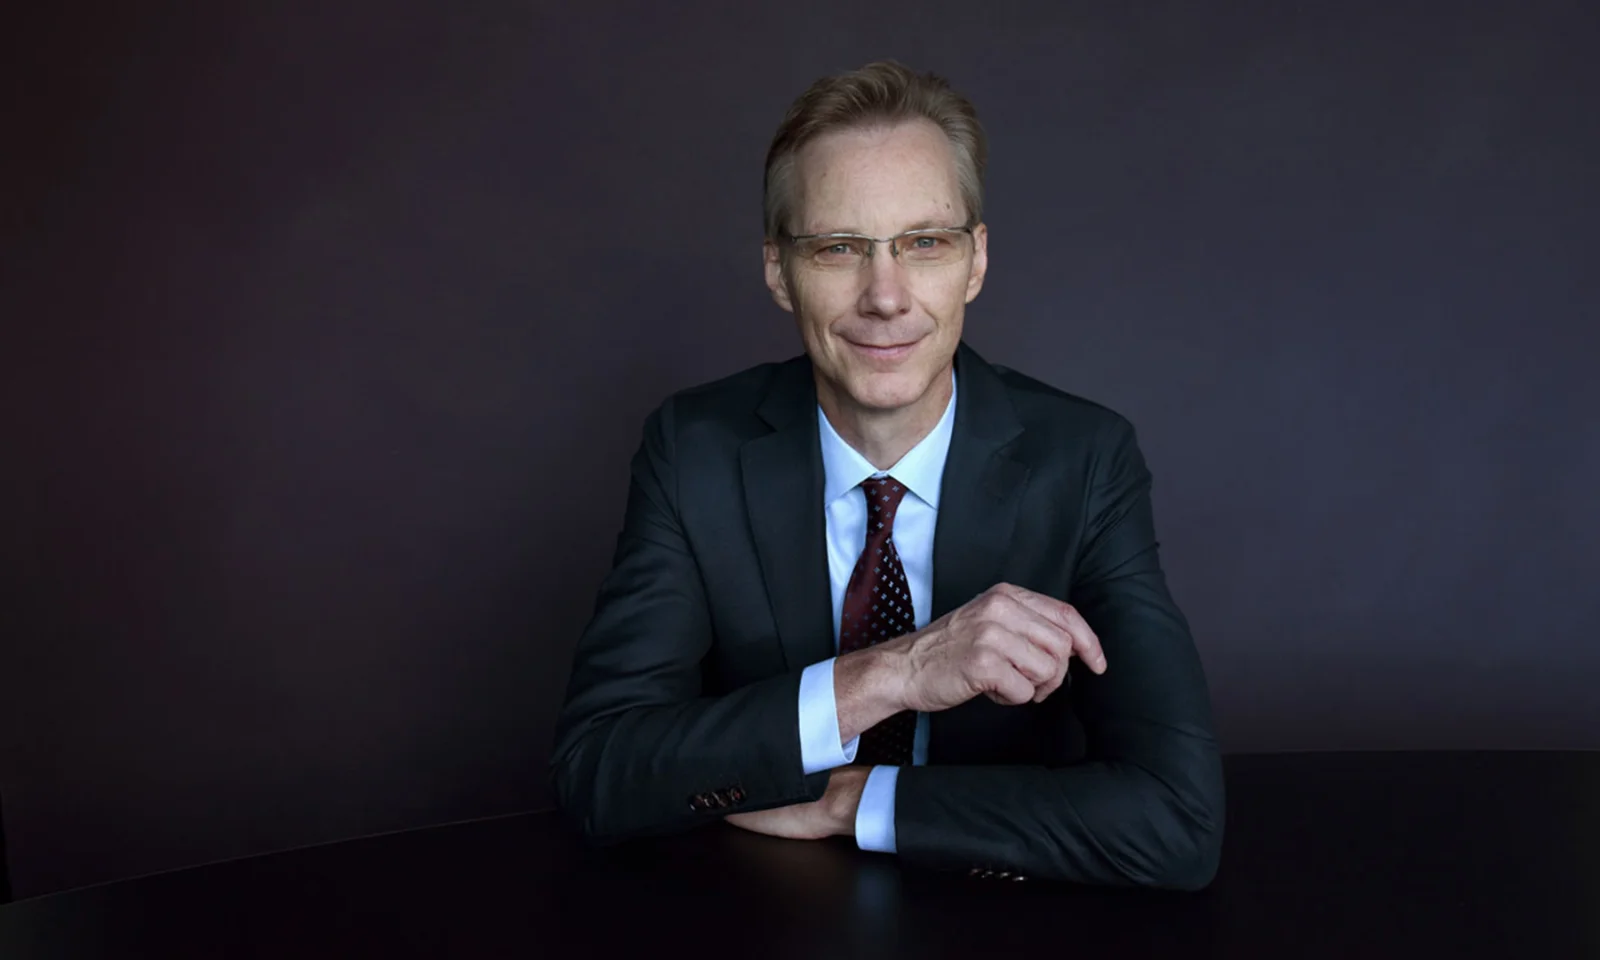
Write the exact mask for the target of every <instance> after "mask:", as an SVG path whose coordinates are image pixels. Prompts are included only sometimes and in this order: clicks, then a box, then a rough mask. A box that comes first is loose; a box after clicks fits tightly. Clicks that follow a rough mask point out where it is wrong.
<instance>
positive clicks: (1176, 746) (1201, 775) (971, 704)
mask: <svg viewBox="0 0 1600 960" xmlns="http://www.w3.org/2000/svg"><path fill="white" fill-rule="evenodd" d="M985 152H986V145H985V140H984V135H983V132H982V129H981V127H980V126H979V124H978V120H977V116H976V113H975V111H974V110H973V108H972V105H971V104H970V103H969V102H968V101H967V100H966V99H964V98H963V97H961V96H960V95H959V94H957V93H955V92H954V91H952V90H951V89H950V88H949V87H948V86H947V85H946V84H945V83H944V81H942V80H940V79H939V78H937V77H934V76H932V75H918V74H915V73H913V72H911V71H909V70H907V69H906V68H904V67H902V66H900V65H898V64H894V63H876V64H871V65H868V66H867V67H865V68H863V69H861V70H859V71H856V72H854V73H849V74H845V75H842V76H836V77H830V78H826V79H823V80H820V81H818V82H817V83H815V84H813V85H812V87H811V88H810V89H809V90H808V91H806V93H804V94H803V95H802V96H801V97H800V99H799V100H797V101H796V102H795V104H794V105H793V106H792V107H791V109H790V111H789V113H788V115H787V116H786V117H785V119H784V121H783V124H782V125H781V126H780V128H779V130H778V133H777V136H776V137H775V139H774V141H773V143H772V147H771V149H770V151H769V153H768V157H767V171H766V196H765V214H766V242H765V262H766V281H767V286H768V287H769V288H770V289H771V291H772V296H773V299H774V300H776V301H777V303H778V305H779V306H780V307H782V308H783V309H785V310H787V311H789V312H791V313H793V314H794V317H795V320H796V322H797V323H798V325H799V328H800V334H801V338H802V340H803V341H804V343H805V355H804V356H801V357H797V358H795V359H793V360H790V361H788V362H786V363H775V364H766V365H763V366H759V367H756V368H754V369H751V370H746V371H745V372H743V373H739V374H736V375H734V376H732V377H729V378H727V379H725V380H722V381H719V382H716V383H712V384H709V385H706V386H702V387H698V388H695V389H691V390H686V391H684V392H681V393H679V394H677V395H675V396H673V397H671V398H670V399H668V400H667V401H666V402H665V403H664V404H663V405H662V406H661V407H660V408H659V409H658V410H657V411H656V412H655V413H654V414H653V415H652V416H651V417H650V419H649V421H648V423H647V425H646V427H645V431H644V440H643V443H642V445H641V447H640V449H639V451H638V453H637V455H636V456H635V457H634V460H633V467H632V483H631V487H630V491H629V496H628V504H627V511H626V517H625V519H624V522H623V530H622V534H621V536H620V538H619V540H618V543H617V549H616V556H615V564H614V567H613V569H612V571H611V573H610V575H609V576H608V577H607V578H606V580H605V582H604V584H603V585H602V587H601V590H600V597H599V600H598V602H597V604H596V608H595V614H594V617H593V619H592V621H591V622H590V623H589V626H588V628H587V630H586V631H585V633H584V635H583V637H582V640H581V641H580V643H579V645H578V650H577V654H576V658H575V661H574V664H573V669H572V678H571V682H570V686H569V688H568V694H567V702H566V705H565V707H564V709H563V711H562V713H561V716H560V719H559V721H558V724H557V733H556V745H555V751H554V756H553V758H552V761H551V769H552V774H553V779H554V784H555V788H556V795H557V798H558V801H559V804H560V806H561V808H562V809H563V810H565V811H566V812H567V813H568V814H569V815H571V816H572V817H573V818H574V819H575V820H576V821H577V822H578V823H579V824H580V825H581V827H582V829H583V831H584V833H585V834H586V835H587V836H588V837H589V838H591V839H592V840H593V841H595V842H598V843H609V842H614V841H618V840H623V839H626V838H629V837H637V836H644V835H650V834H662V833H669V832H674V831H683V830H688V829H690V828H693V827H695V826H697V825H699V824H703V823H708V822H713V821H716V820H726V821H727V822H729V823H732V824H734V825H736V826H739V827H742V828H744V829H747V830H753V831H757V832H761V833H766V834H772V835H775V836H781V837H792V838H797V839H817V838H822V837H829V836H835V835H843V836H853V837H854V838H855V841H856V843H857V844H858V845H860V846H861V847H862V848H863V849H868V850H880V851H885V852H892V853H897V854H898V855H900V856H901V857H903V858H904V859H905V860H906V861H908V862H912V863H918V864H925V865H928V866H933V867H940V868H950V869H964V870H969V871H972V872H977V873H981V874H983V875H985V876H1001V877H1024V876H1036V877H1048V878H1056V879H1065V880H1073V881H1079V882H1086V883H1105V884H1121V885H1142V886H1154V887H1169V888H1180V889H1196V888H1199V887H1203V886H1204V885H1206V884H1207V883H1208V882H1210V880H1211V878H1212V876H1213V874H1214V872H1215V870H1216V865H1217V858H1218V852H1219V849H1220V845H1221V837H1222V826H1223V781H1222V767H1221V760H1220V757H1219V755H1218V751H1217V746H1216V742H1215V739H1214V737H1213V735H1212V727H1211V718H1210V705H1209V701H1208V696H1207V691H1206V683H1205V678H1204V676H1203V674H1202V671H1201V666H1200V661H1199V658H1198V656H1197V654H1196V652H1195V649H1194V644H1193V642H1192V641H1191V639H1190V636H1189V630H1188V625H1187V623H1186V621H1185V620H1184V617H1183V615H1182V614H1181V613H1180V612H1179V611H1178V608H1177V607H1176V605H1175V604H1174V603H1173V600H1172V598H1171V596H1170V595H1169V594H1168V591H1167V588H1166V584H1165V579H1164V577H1163V574H1162V571H1161V567H1160V564H1159V561H1158V558H1157V543H1156V539H1155V531H1154V525H1153V520H1152V514H1151V506H1150V495H1149V491H1150V474H1149V472H1148V470H1147V469H1146V467H1145V463H1144V460H1143V457H1142V455H1141V454H1140V451H1139V448H1138V445H1137V443H1136V442H1135V437H1134V431H1133V428H1132V427H1131V426H1130V425H1129V423H1128V421H1126V420H1125V419H1123V418H1122V417H1120V416H1119V415H1117V414H1116V413H1113V412H1112V411H1110V410H1107V409H1106V408H1104V407H1101V406H1098V405H1096V404H1093V403H1091V402H1089V401H1087V400H1083V399H1080V398H1078V397H1074V396H1071V395H1069V394H1066V393H1063V392H1061V391H1058V390H1056V389H1054V388H1051V387H1049V386H1046V385H1045V384H1042V383H1040V382H1038V381H1035V380H1032V379H1029V378H1027V377H1024V376H1022V375H1020V374H1017V373H1014V372H1011V371H1009V370H1006V369H1004V368H1001V367H995V366H990V365H989V364H987V363H986V362H984V360H982V359H981V358H980V357H979V356H978V355H977V354H976V353H975V352H974V351H972V350H971V349H970V348H969V347H967V346H965V345H963V344H962V343H961V326H962V318H963V313H964V310H965V306H966V304H967V303H970V302H971V301H972V299H973V298H974V297H976V296H977V295H978V291H979V290H980V289H981V288H982V286H983V279H984V274H985V271H986V269H987V266H988V232H987V228H986V227H985V226H984V224H983V223H982V219H981V214H982V173H983V165H984V160H985ZM874 238H877V239H874ZM1073 660H1077V661H1078V663H1077V664H1075V665H1073V666H1072V668H1071V670H1070V671H1069V669H1068V666H1069V664H1070V663H1071V661H1073Z"/></svg>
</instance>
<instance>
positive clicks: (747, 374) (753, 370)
mask: <svg viewBox="0 0 1600 960" xmlns="http://www.w3.org/2000/svg"><path fill="white" fill-rule="evenodd" d="M796 362H797V360H796V359H792V360H785V361H774V362H770V363H761V364H757V365H756V366H753V367H748V368H746V369H744V370H740V371H739V372H737V373H733V374H729V375H728V376H725V377H719V378H717V379H715V380H710V381H707V382H705V383H699V384H695V385H694V386H690V387H684V388H683V389H681V390H678V391H676V392H674V393H672V394H671V395H670V396H668V397H667V398H666V399H665V400H663V401H662V402H661V403H660V405H659V406H658V407H657V408H656V411H655V413H654V414H653V418H654V419H659V420H662V421H665V423H666V424H667V425H668V426H669V428H670V429H672V430H673V431H674V432H675V433H676V434H677V435H678V436H679V437H680V438H682V437H684V436H686V435H697V434H698V435H705V434H733V435H738V436H743V435H744V434H747V433H749V432H750V430H751V429H752V427H753V426H754V425H756V424H758V422H759V421H758V420H757V418H756V409H757V408H758V407H759V406H760V404H761V400H762V398H763V397H765V396H766V395H767V392H768V390H770V389H771V387H772V382H773V380H774V379H775V378H777V377H778V376H779V375H780V374H781V373H782V372H784V371H785V369H786V368H788V367H789V366H791V365H793V364H794V363H796Z"/></svg>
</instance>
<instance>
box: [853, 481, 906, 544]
mask: <svg viewBox="0 0 1600 960" xmlns="http://www.w3.org/2000/svg"><path fill="white" fill-rule="evenodd" d="M861 490H862V492H864V493H865V494H866V495H867V520H868V521H869V522H868V524H867V532H868V534H869V535H870V534H871V533H872V532H873V530H874V528H875V527H876V526H877V525H878V524H882V529H883V530H884V531H888V530H890V529H892V528H893V527H894V514H895V511H896V510H898V509H900V501H901V499H903V498H904V497H905V495H906V488H905V485H904V484H902V483H901V482H900V481H898V480H896V479H895V478H894V477H868V478H867V479H865V480H863V481H861Z"/></svg>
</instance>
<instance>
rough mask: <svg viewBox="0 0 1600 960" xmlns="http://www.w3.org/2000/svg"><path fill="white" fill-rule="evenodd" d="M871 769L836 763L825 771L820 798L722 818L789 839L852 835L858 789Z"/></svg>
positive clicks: (742, 826)
mask: <svg viewBox="0 0 1600 960" xmlns="http://www.w3.org/2000/svg"><path fill="white" fill-rule="evenodd" d="M871 772H872V771H871V769H870V768H869V767H837V768H835V769H833V770H830V771H828V788H827V790H825V791H824V792H823V794H822V798H821V799H820V800H813V801H811V802H809V803H794V804H790V805H789V806H787V807H773V808H771V809H770V810H756V811H754V812H752V813H730V814H726V815H725V816H723V818H722V819H724V820H726V821H728V822H729V823H731V824H733V825H734V826H736V827H741V828H743V829H745V830H749V831H751V832H752V833H764V834H766V835H767V836H769V837H786V838H788V839H790V840H820V839H822V838H824V837H840V836H843V837H853V836H855V833H856V808H857V807H859V806H860V805H861V791H862V789H863V788H864V787H866V785H867V774H869V773H871Z"/></svg>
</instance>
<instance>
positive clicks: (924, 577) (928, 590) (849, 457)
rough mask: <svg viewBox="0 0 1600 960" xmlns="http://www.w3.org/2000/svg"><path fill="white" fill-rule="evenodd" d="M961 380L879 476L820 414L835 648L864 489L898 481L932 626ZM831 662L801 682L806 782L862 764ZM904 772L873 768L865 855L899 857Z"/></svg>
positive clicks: (903, 537)
mask: <svg viewBox="0 0 1600 960" xmlns="http://www.w3.org/2000/svg"><path fill="white" fill-rule="evenodd" d="M955 413H956V391H955V374H954V372H953V371H952V373H951V377H950V402H949V403H948V404H947V405H946V406H945V409H944V416H942V417H940V418H939V422H938V424H936V425H935V426H934V428H933V430H931V431H930V432H929V433H928V435H927V436H926V437H923V438H922V440H920V441H919V442H918V443H917V445H916V446H914V447H912V448H911V449H910V450H908V451H906V455H905V456H903V457H901V458H900V460H899V462H898V463H896V464H895V465H894V466H892V467H890V468H889V469H887V470H877V469H875V468H874V467H873V466H872V464H871V463H869V462H868V461H867V459H866V458H865V457H863V456H862V455H861V454H860V453H858V452H857V451H856V450H855V448H854V447H851V446H850V445H849V444H848V443H846V442H845V441H844V439H843V438H841V437H840V436H839V434H838V432H837V431H835V430H834V429H833V424H831V423H829V422H828V418H827V416H826V415H825V414H824V413H823V412H822V407H821V406H820V405H819V406H818V407H817V426H818V433H819V434H820V435H821V438H822V469H823V474H824V479H823V486H822V509H823V514H824V516H825V517H826V519H827V538H828V583H829V586H831V587H832V588H833V589H832V592H833V648H834V650H836V651H837V650H838V649H839V619H840V616H841V615H842V614H843V612H844V594H845V589H846V588H847V587H848V586H849V583H850V574H851V573H852V572H853V571H854V570H855V566H856V560H857V559H858V558H859V557H860V556H861V550H862V548H863V547H864V546H865V544H866V540H867V498H866V494H865V493H864V492H863V491H862V489H861V481H863V480H865V479H867V478H868V477H882V476H886V475H892V476H893V477H894V478H895V480H897V481H899V482H900V484H901V485H902V486H904V487H905V488H906V490H907V493H906V496H905V499H904V500H902V501H901V502H900V507H899V509H898V510H896V511H895V518H894V535H893V536H892V537H891V539H892V540H893V541H894V546H895V551H896V552H897V553H899V555H900V564H901V566H902V567H904V568H905V573H906V582H907V585H908V586H910V588H911V607H912V611H913V613H915V615H916V616H915V627H914V629H917V630H921V629H922V628H923V627H925V626H927V625H928V621H929V619H930V614H931V611H932V609H933V531H934V527H935V524H936V521H937V520H938V516H939V487H940V484H941V482H942V480H943V478H944V464H945V459H946V458H947V457H948V456H949V453H950V433H951V430H952V429H953V428H954V426H955ZM835 659H837V658H836V657H829V658H828V659H827V660H823V661H822V662H820V663H814V664H812V665H811V666H809V667H806V668H805V670H803V671H802V672H801V674H800V758H801V763H802V764H803V765H804V767H805V772H806V773H807V774H812V773H817V772H819V771H822V770H831V769H833V768H834V767H842V766H844V765H845V764H847V763H850V762H851V761H853V760H854V759H855V756H856V747H857V745H858V744H859V742H860V740H861V738H860V737H856V738H855V739H853V740H851V741H850V742H849V743H840V740H839V710H838V705H837V703H836V702H835V700H834V694H833V661H834V660H835ZM911 756H912V759H911V762H912V764H913V765H919V766H920V765H921V764H924V763H927V762H928V715H927V714H924V713H919V714H918V715H917V732H916V737H915V739H914V740H913V742H912V750H911ZM899 773H900V768H899V767H885V766H878V767H873V768H872V772H871V773H870V774H868V775H867V784H866V788H865V789H864V790H863V791H862V794H861V805H860V807H858V808H857V810H856V823H855V831H856V845H857V846H859V847H860V848H861V849H863V850H879V851H882V852H884V853H894V852H895V849H896V847H895V832H894V793H895V780H896V778H897V776H898V775H899Z"/></svg>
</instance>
